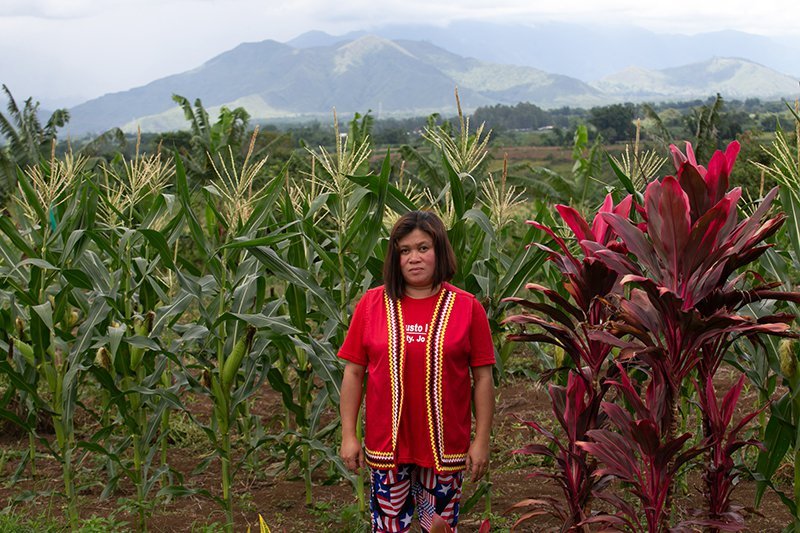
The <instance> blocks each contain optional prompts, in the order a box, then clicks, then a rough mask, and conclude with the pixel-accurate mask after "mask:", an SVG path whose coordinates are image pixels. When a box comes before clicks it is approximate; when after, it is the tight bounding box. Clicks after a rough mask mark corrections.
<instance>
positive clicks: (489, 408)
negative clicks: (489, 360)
mask: <svg viewBox="0 0 800 533" xmlns="http://www.w3.org/2000/svg"><path fill="white" fill-rule="evenodd" d="M472 382H473V390H474V392H473V401H474V402H475V438H474V439H473V441H472V444H470V447H469V452H468V453H467V470H468V471H469V473H470V475H471V478H472V481H473V482H474V481H478V480H479V479H480V478H482V477H483V476H484V474H486V472H487V471H488V470H489V437H490V435H491V433H492V418H493V417H494V380H493V378H492V365H484V366H476V367H473V368H472Z"/></svg>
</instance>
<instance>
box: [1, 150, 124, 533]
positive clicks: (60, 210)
mask: <svg viewBox="0 0 800 533" xmlns="http://www.w3.org/2000/svg"><path fill="white" fill-rule="evenodd" d="M83 164H84V160H83V159H81V158H76V157H73V156H72V155H67V156H66V157H65V159H64V160H57V159H56V158H55V155H54V154H52V155H51V158H50V161H49V162H48V163H43V164H41V165H38V166H35V167H29V168H28V169H27V171H26V173H19V176H18V185H19V193H18V196H16V199H17V202H18V204H17V205H18V210H17V213H20V216H19V217H18V218H17V219H16V220H14V221H12V220H11V219H9V218H8V217H7V216H6V215H3V216H2V222H0V229H1V230H2V231H3V233H4V234H5V237H6V238H7V239H8V242H6V243H5V244H4V246H3V249H4V250H5V253H4V261H5V260H9V259H11V260H14V259H21V257H20V255H24V256H25V258H24V259H21V260H18V261H17V262H15V263H13V264H11V265H3V268H4V270H5V272H6V277H5V281H6V283H7V286H8V287H9V288H10V289H11V292H12V293H13V301H14V303H13V310H14V311H13V312H14V314H15V318H19V320H20V322H21V326H20V328H19V329H20V337H21V336H22V334H24V335H25V336H27V338H28V339H29V340H30V344H27V343H25V342H24V341H22V340H21V339H20V338H18V339H16V340H14V341H13V345H14V351H15V352H19V356H16V355H15V356H14V358H13V360H14V363H15V364H14V365H13V366H12V365H10V364H9V363H8V362H3V370H4V371H5V373H6V374H7V375H8V376H9V378H10V379H11V381H12V382H13V384H14V386H15V387H16V388H17V389H18V390H20V391H22V392H23V393H25V395H26V398H27V399H28V400H29V401H30V402H31V403H32V405H34V406H35V407H36V408H37V409H38V410H40V411H41V412H43V413H47V414H49V415H50V416H51V418H52V422H53V427H54V429H55V434H56V438H55V442H54V443H52V444H51V443H50V442H49V441H48V440H47V439H46V438H44V437H42V436H40V435H38V433H37V432H36V424H35V417H28V418H27V419H24V420H23V419H21V418H19V417H17V418H16V419H13V418H12V419H13V421H15V422H17V423H19V424H20V425H21V426H22V427H23V428H24V429H26V430H27V431H28V432H30V433H31V434H32V435H34V436H35V437H36V439H37V440H38V441H39V442H41V443H42V444H44V445H45V446H46V447H47V448H48V450H49V451H50V453H51V454H52V455H53V456H54V457H55V458H56V459H57V460H58V461H59V463H60V464H61V465H62V472H63V479H64V496H65V498H66V500H67V516H68V521H69V524H70V526H71V527H73V528H74V527H75V526H76V524H77V518H78V514H77V506H76V503H77V491H76V484H75V459H74V456H75V453H76V438H75V427H74V415H75V411H76V409H77V407H78V405H79V404H78V387H79V384H80V382H81V380H82V376H83V375H84V373H85V371H86V369H87V368H89V367H90V366H91V362H92V359H93V357H94V354H93V350H92V346H93V343H94V342H95V339H96V337H97V336H98V327H99V326H100V324H101V323H102V322H103V321H105V320H106V319H107V317H108V315H109V313H110V307H109V306H108V304H107V303H106V302H105V300H104V299H103V298H98V297H93V296H90V295H86V294H84V293H83V292H82V291H81V290H80V289H84V288H86V287H87V286H89V285H90V281H89V278H88V276H87V275H86V274H85V273H83V272H82V271H81V270H80V268H78V265H79V260H80V258H81V256H82V253H83V251H84V250H85V249H86V246H87V244H88V242H89V241H88V239H87V237H86V235H85V229H84V228H86V227H87V226H91V224H92V223H93V220H94V217H95V214H96V196H95V195H94V194H93V192H92V190H91V188H90V187H88V186H87V184H86V181H85V175H84V173H83ZM17 225H19V229H18V226H17ZM14 249H15V250H16V252H14ZM73 311H75V313H74V312H73ZM78 315H80V316H83V317H85V318H84V319H83V320H82V321H80V322H78V320H76V316H78ZM20 356H21V357H20ZM23 360H24V362H25V363H24V364H23ZM26 366H28V367H30V368H34V369H35V371H36V376H35V379H30V376H28V377H27V378H26V376H25V375H24V374H25V373H26V372H28V371H27V370H26V368H25V367H26ZM37 383H42V384H43V385H44V390H45V391H46V392H45V393H44V394H40V389H39V387H38V386H37ZM6 417H7V418H8V416H6ZM30 454H31V457H30V458H31V459H33V456H32V454H33V449H31V451H30Z"/></svg>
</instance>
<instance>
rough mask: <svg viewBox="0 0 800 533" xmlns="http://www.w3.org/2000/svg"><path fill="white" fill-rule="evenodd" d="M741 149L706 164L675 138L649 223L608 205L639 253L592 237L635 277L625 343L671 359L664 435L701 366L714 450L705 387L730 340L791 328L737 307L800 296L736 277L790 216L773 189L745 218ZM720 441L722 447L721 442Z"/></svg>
mask: <svg viewBox="0 0 800 533" xmlns="http://www.w3.org/2000/svg"><path fill="white" fill-rule="evenodd" d="M738 151H739V145H738V143H735V142H734V143H731V144H730V145H729V146H728V148H727V149H726V151H725V152H724V153H723V152H721V151H717V152H716V153H715V154H714V156H713V157H712V158H711V162H710V163H709V165H708V168H707V169H706V168H705V167H702V166H700V165H698V164H697V162H696V161H695V158H694V154H693V152H692V150H691V145H687V154H686V155H683V154H682V153H680V151H679V150H677V149H676V148H675V147H673V148H672V153H673V159H674V161H675V163H676V170H677V173H676V176H667V177H665V178H663V179H662V180H661V181H653V182H651V183H650V184H649V185H648V186H647V189H646V192H645V197H644V198H645V202H644V203H645V205H644V213H643V215H644V218H645V221H646V228H645V229H642V228H640V227H637V226H634V225H633V224H631V223H630V222H629V221H628V220H627V219H625V218H623V217H620V216H617V215H614V214H604V215H603V217H604V219H605V220H606V221H607V222H608V224H609V226H611V228H613V230H614V231H615V232H616V233H617V234H618V235H619V236H620V237H621V239H622V240H623V241H624V242H625V244H626V246H627V248H628V250H629V251H630V252H631V253H632V254H633V256H634V257H635V260H633V259H631V257H630V256H628V255H626V254H621V253H619V252H618V251H616V250H612V249H611V248H610V247H605V248H603V247H602V246H600V245H597V244H595V243H591V242H589V243H587V247H588V248H589V250H591V251H592V252H593V253H594V254H595V256H596V257H598V258H600V259H601V260H602V261H603V262H605V263H606V264H607V265H608V266H609V268H611V269H613V270H615V271H616V272H618V273H619V274H620V275H622V276H623V277H622V279H621V283H622V284H623V285H630V286H634V287H636V288H633V289H631V290H630V293H629V294H630V295H629V297H628V298H625V299H622V300H621V301H620V303H619V314H618V320H619V322H620V325H619V329H620V330H624V331H625V332H627V333H629V334H630V335H631V336H632V337H633V338H634V341H633V342H632V343H631V346H629V348H630V349H629V353H635V354H636V357H638V358H639V359H642V360H644V359H645V358H644V357H643V354H647V358H648V360H647V361H645V362H647V363H648V364H650V365H651V366H652V363H653V362H654V361H655V360H656V359H658V364H659V365H663V367H664V368H665V373H664V380H665V383H666V386H667V389H666V391H667V396H666V398H667V403H668V405H669V407H670V408H669V409H668V410H667V413H666V414H667V416H665V417H664V418H662V419H660V431H661V435H662V436H663V437H664V438H666V439H668V440H669V439H671V438H672V436H673V435H674V432H675V427H674V423H675V416H674V415H673V414H672V413H674V411H675V409H676V407H677V405H676V402H677V395H678V393H679V391H680V387H681V384H682V383H683V382H684V380H686V379H687V378H688V376H689V375H690V374H691V373H692V371H693V370H695V369H697V371H698V378H699V380H698V382H699V389H700V403H701V408H702V412H703V427H704V436H705V437H706V439H707V440H708V441H709V442H710V445H711V451H710V455H711V456H712V457H720V454H724V453H727V451H726V450H730V447H728V446H727V445H725V444H723V439H721V438H720V437H719V436H718V435H715V434H714V431H715V430H714V429H713V428H712V422H711V420H710V416H711V413H712V412H713V406H711V405H709V404H708V401H710V398H711V396H713V392H711V393H709V392H708V391H706V390H705V389H706V386H707V384H709V383H711V378H713V376H714V374H715V373H716V371H717V369H718V368H719V365H720V364H721V362H722V358H723V356H724V355H725V353H726V352H727V350H728V348H729V346H730V344H731V342H733V340H734V339H735V338H736V337H738V336H741V335H747V336H751V337H755V336H757V335H760V334H764V333H766V334H772V335H787V334H788V327H789V325H788V324H789V322H790V318H789V316H788V315H786V314H775V315H769V316H763V317H759V318H754V317H750V316H744V315H742V314H740V313H739V311H740V310H741V309H742V308H743V307H744V306H745V305H747V304H748V303H751V302H754V301H758V300H766V299H770V300H790V301H795V302H797V301H800V294H798V293H792V292H779V291H774V290H772V289H773V288H774V287H775V286H776V284H766V283H763V282H762V281H761V280H760V279H759V280H758V282H759V284H758V285H756V286H753V287H747V286H746V282H747V279H748V278H747V276H745V275H740V276H737V277H734V278H733V279H730V278H731V275H732V274H733V273H734V272H735V271H736V270H738V269H740V268H741V267H743V266H745V265H747V264H749V263H751V262H752V261H754V260H756V259H757V258H758V257H759V256H760V255H761V254H763V253H764V252H765V251H766V250H767V249H768V248H769V245H767V244H764V241H765V239H767V238H769V237H770V236H771V235H773V234H774V233H775V232H776V231H777V230H778V228H779V227H780V226H781V224H782V223H783V221H784V216H783V215H782V214H779V215H777V216H774V217H772V218H767V213H768V210H769V208H770V206H771V204H772V201H773V199H774V198H775V195H776V194H777V190H775V189H774V190H772V191H771V192H770V193H769V194H768V195H767V196H766V197H765V198H764V200H763V201H762V202H761V204H760V205H759V207H758V208H757V209H756V210H755V212H753V214H752V215H751V216H749V217H746V218H744V219H742V220H739V216H738V210H737V204H738V202H739V199H740V198H741V190H740V189H739V188H735V189H733V190H731V191H727V188H728V177H729V175H730V171H731V168H732V167H733V164H734V162H735V159H736V155H737V153H738ZM757 279H758V278H757ZM598 336H599V335H598ZM606 337H607V338H606V340H609V339H608V336H606ZM609 341H610V342H616V340H615V339H610V340H609ZM636 345H638V347H636ZM709 394H711V395H709ZM731 398H732V397H731ZM718 446H721V447H722V448H721V449H720V450H717V447H718ZM728 464H730V465H732V463H728V462H726V461H721V460H720V461H717V462H716V463H715V462H714V460H709V462H708V464H707V467H708V468H726V466H725V465H728ZM730 475H732V474H731V473H730V472H729V473H728V474H724V475H717V474H714V475H711V474H710V471H707V475H706V479H708V480H712V481H713V480H716V481H713V482H715V483H716V482H722V481H721V480H723V479H729V478H730ZM725 490H726V489H725V488H724V487H715V488H713V489H712V488H708V487H707V490H706V491H705V492H706V497H707V498H709V499H710V498H712V497H714V498H715V502H729V501H730V500H729V498H728V497H724V498H719V497H716V496H713V495H714V494H718V495H719V494H722V493H724V492H725ZM728 496H729V494H728ZM709 508H713V509H714V510H713V511H712V513H713V515H714V516H720V513H722V514H724V513H726V512H728V509H720V508H719V507H718V505H717V503H713V502H711V501H709ZM712 529H713V528H712Z"/></svg>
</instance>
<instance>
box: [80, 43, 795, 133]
mask: <svg viewBox="0 0 800 533" xmlns="http://www.w3.org/2000/svg"><path fill="white" fill-rule="evenodd" d="M383 33H384V35H388V33H390V32H388V33H387V31H384V32H383ZM408 33H409V34H411V35H414V36H419V37H424V35H422V34H414V32H413V31H409V32H408ZM418 33H419V32H418ZM434 35H444V36H445V37H446V35H447V33H441V32H440V33H439V34H434ZM445 40H446V39H445ZM470 42H471V41H470ZM439 44H442V43H439ZM762 45H763V47H766V48H769V46H767V44H764V43H762ZM452 46H453V47H454V48H458V46H457V44H453V45H452ZM603 46H606V44H604V45H603ZM770 46H771V45H770ZM519 48H520V47H519V46H517V47H509V50H511V51H515V52H516V53H517V54H520V53H521V52H520V50H519ZM461 52H462V53H456V52H453V51H449V50H447V49H445V48H443V47H442V46H439V45H437V44H434V43H433V42H432V40H431V39H428V40H413V39H399V38H396V39H390V38H389V37H387V36H381V35H376V34H362V33H356V34H351V35H347V36H340V37H335V36H331V35H328V34H324V33H321V32H310V33H307V34H304V35H301V36H300V37H298V38H296V39H294V40H292V41H289V42H287V43H279V42H276V41H272V40H265V41H261V42H256V43H244V44H241V45H239V46H237V47H235V48H233V49H232V50H229V51H227V52H224V53H222V54H220V55H218V56H216V57H214V58H212V59H210V60H209V61H207V62H206V63H204V64H202V65H200V66H199V67H197V68H194V69H192V70H188V71H186V72H182V73H179V74H175V75H172V76H168V77H165V78H162V79H159V80H155V81H153V82H151V83H149V84H147V85H144V86H142V87H136V88H133V89H130V90H128V91H123V92H119V93H113V94H107V95H104V96H102V97H99V98H96V99H93V100H90V101H88V102H85V103H83V104H80V105H78V106H75V107H73V108H72V109H70V113H71V116H72V118H71V121H70V123H69V127H68V128H67V129H68V131H69V133H70V134H72V135H80V134H84V133H89V132H91V133H99V132H102V131H105V130H107V129H109V128H111V127H115V126H118V127H122V128H123V129H125V130H128V131H133V130H135V129H136V127H137V125H139V126H141V128H142V130H144V131H165V130H172V129H180V128H185V127H186V122H185V119H184V117H183V113H182V111H181V110H180V109H179V108H178V106H177V105H176V104H175V103H174V102H173V101H172V98H171V97H172V95H173V94H180V95H182V96H185V97H187V98H188V99H189V100H191V101H193V100H194V99H196V98H200V99H202V102H203V104H204V106H205V107H206V108H207V109H208V110H209V111H210V112H212V113H214V112H218V110H219V108H220V107H221V106H227V107H229V108H232V107H237V106H242V107H244V108H245V109H247V111H248V112H249V113H250V115H251V116H252V117H253V119H256V120H261V119H267V120H272V121H275V120H303V119H314V118H316V119H319V118H327V117H330V114H331V110H332V108H333V107H336V109H337V111H338V112H339V113H340V115H344V116H346V115H347V114H352V113H354V112H362V113H363V112H365V111H367V110H370V109H371V110H372V111H373V113H374V114H375V115H377V116H381V117H383V116H408V115H426V114H429V113H432V112H439V113H443V114H452V113H454V112H455V109H456V108H455V99H454V97H453V90H454V88H455V87H458V90H459V95H460V97H461V102H462V105H463V106H464V108H465V110H471V109H474V108H476V107H479V106H484V105H493V104H498V103H500V104H510V105H513V104H516V103H518V102H522V101H527V102H531V103H533V104H536V105H538V106H540V107H543V108H554V107H561V106H573V107H592V106H596V105H605V104H609V103H615V102H623V101H661V100H681V99H694V98H703V99H705V98H708V97H709V96H713V95H714V94H715V93H717V92H719V93H721V94H722V95H723V96H725V97H728V98H749V97H759V98H764V99H778V98H783V97H789V98H793V97H795V96H796V95H797V93H798V92H799V91H798V83H797V80H796V79H795V78H792V77H791V76H788V75H786V74H782V73H780V72H778V71H777V70H774V69H772V68H769V67H767V66H765V65H763V64H759V63H757V62H754V61H752V60H750V59H742V58H733V57H711V58H707V59H705V60H702V61H696V62H694V63H691V64H685V65H671V66H663V64H655V63H653V62H649V63H648V62H643V63H641V64H637V66H629V67H627V68H622V69H620V70H619V71H617V72H615V73H607V74H605V75H602V76H598V77H597V78H595V79H579V78H578V77H575V76H569V75H565V74H561V73H559V74H555V73H552V72H551V71H549V70H546V69H542V68H537V67H534V66H530V64H509V63H508V62H500V61H492V60H489V59H486V58H485V57H486V55H487V54H488V55H491V52H490V51H486V50H485V51H484V58H474V57H467V56H465V55H463V53H464V48H463V46H462V48H461ZM467 53H468V50H467ZM549 54H550V52H549V51H548V52H540V54H539V55H543V56H547V55H549ZM475 55H478V54H475ZM525 62H527V63H530V62H531V61H530V57H529V58H528V59H527V60H524V58H522V59H521V60H520V63H525ZM653 65H655V66H656V67H660V68H654V66H653ZM573 68H574V66H573ZM566 70H567V69H566V68H565V67H564V68H562V69H561V71H562V72H564V71H566ZM599 73H600V71H598V74H599Z"/></svg>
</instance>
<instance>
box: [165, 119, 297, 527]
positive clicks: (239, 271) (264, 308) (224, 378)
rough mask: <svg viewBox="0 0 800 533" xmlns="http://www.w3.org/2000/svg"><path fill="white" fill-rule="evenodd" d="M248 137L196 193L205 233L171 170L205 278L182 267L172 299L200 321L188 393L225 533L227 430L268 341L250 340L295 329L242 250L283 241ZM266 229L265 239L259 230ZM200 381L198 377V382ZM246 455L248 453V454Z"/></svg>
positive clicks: (274, 188) (263, 362)
mask: <svg viewBox="0 0 800 533" xmlns="http://www.w3.org/2000/svg"><path fill="white" fill-rule="evenodd" d="M254 141H255V133H254V135H253V138H252V140H251V143H250V149H249V151H248V154H247V156H246V157H245V159H244V162H243V163H242V164H241V166H240V167H238V166H237V164H236V162H235V158H234V156H233V152H232V151H229V152H228V157H227V159H225V158H223V159H222V161H223V162H222V163H220V165H219V166H215V170H216V174H217V180H216V181H215V182H213V183H212V184H209V185H208V186H206V187H205V188H204V190H203V200H204V202H203V203H204V206H203V207H204V209H205V212H206V217H205V218H206V224H207V228H206V229H205V230H204V229H203V228H202V226H201V224H200V222H199V220H198V219H197V217H196V215H195V214H194V210H193V203H192V197H191V194H190V191H189V187H188V182H187V180H186V173H185V171H184V168H183V165H182V164H181V163H180V162H179V163H178V165H177V176H176V177H177V185H178V197H179V200H180V202H181V205H182V209H183V213H184V217H185V220H186V222H187V224H188V227H189V232H190V234H191V237H192V242H193V245H194V246H195V247H196V249H197V251H198V253H199V255H200V257H201V259H202V261H203V263H204V266H205V268H207V269H208V272H209V274H208V275H203V273H202V272H200V271H198V270H197V268H196V267H194V266H192V265H189V264H187V263H184V267H186V272H185V273H184V272H180V271H179V272H178V283H179V285H180V287H181V292H180V293H179V294H178V295H177V296H176V298H177V299H178V300H182V301H194V302H196V303H197V305H198V309H199V311H200V318H199V319H198V321H197V323H196V325H195V327H194V328H192V331H191V333H190V332H188V331H180V330H179V333H182V334H183V335H184V336H186V335H191V336H193V337H195V338H198V339H199V340H200V341H201V347H200V350H199V352H198V353H195V354H194V356H195V358H196V359H197V361H198V363H199V365H200V367H201V375H200V376H197V377H192V378H190V383H191V384H192V385H193V387H194V388H196V389H197V390H199V391H200V392H202V393H205V394H208V395H209V396H210V398H211V400H212V402H213V407H214V408H213V417H212V424H211V426H206V425H202V424H201V427H202V429H203V431H204V432H205V433H206V435H207V436H208V438H209V440H210V442H211V444H212V446H213V448H214V450H215V452H216V453H215V455H216V456H217V457H218V458H219V460H220V463H221V467H222V472H221V486H222V496H221V498H218V501H219V502H220V503H221V504H222V506H223V508H224V510H225V515H226V526H225V527H226V530H228V531H231V530H232V528H233V493H232V491H233V487H232V485H233V481H234V475H235V472H236V470H237V466H236V465H237V463H236V462H235V461H234V459H233V447H232V432H233V430H234V429H235V426H236V421H237V419H238V417H239V416H240V414H241V412H242V410H243V408H244V404H246V401H247V399H248V398H250V397H251V396H252V395H253V394H255V393H256V392H257V390H258V386H259V385H260V384H261V383H262V382H263V380H264V379H265V377H266V374H267V372H268V370H269V368H270V364H271V357H267V356H266V355H265V354H266V353H267V350H268V349H271V345H272V341H273V340H276V339H275V338H274V337H273V338H269V335H264V336H261V335H259V336H258V337H257V335H256V330H257V329H263V330H265V331H266V332H270V331H275V332H277V333H280V334H284V335H285V334H287V333H293V332H295V330H294V329H293V328H292V327H291V326H290V325H288V324H286V323H285V322H284V321H283V320H281V319H279V318H277V317H276V316H275V313H274V312H275V310H276V308H277V306H275V305H271V304H270V303H269V302H268V301H267V299H266V294H267V292H266V289H267V287H266V281H265V279H264V277H263V276H262V274H261V272H260V268H259V263H258V261H257V260H256V259H255V257H253V254H252V253H250V252H249V251H248V250H247V247H248V246H252V247H258V248H259V249H260V248H264V249H269V248H270V247H272V246H275V245H277V244H279V243H280V242H281V241H283V240H285V239H286V238H288V237H289V236H290V234H288V233H286V232H282V231H279V228H275V227H274V225H273V224H274V223H273V221H272V219H271V218H270V211H269V207H270V206H271V205H272V203H273V202H274V200H275V198H276V197H277V194H278V193H279V192H280V185H281V180H280V179H275V178H273V179H272V180H271V181H268V182H267V183H266V184H265V185H263V186H261V187H260V188H257V185H256V183H257V182H256V178H257V177H258V176H259V172H260V170H261V168H262V167H263V165H264V164H265V161H266V160H265V159H262V160H259V161H256V162H252V161H251V160H250V157H251V155H252V152H253V144H254ZM269 229H271V230H272V231H271V232H270V233H269V234H266V235H265V233H266V232H267V231H269ZM198 378H199V379H198ZM251 451H252V450H248V451H247V454H249V453H250V452H251Z"/></svg>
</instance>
